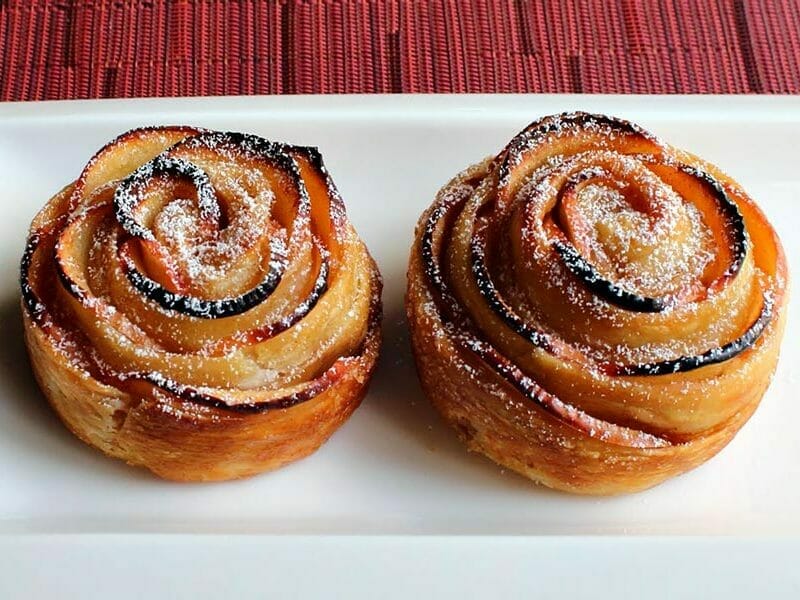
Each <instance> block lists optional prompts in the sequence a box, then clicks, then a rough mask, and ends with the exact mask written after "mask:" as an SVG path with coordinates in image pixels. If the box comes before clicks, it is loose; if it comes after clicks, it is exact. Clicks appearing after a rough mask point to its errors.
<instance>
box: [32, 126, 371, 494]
mask: <svg viewBox="0 0 800 600" xmlns="http://www.w3.org/2000/svg"><path fill="white" fill-rule="evenodd" d="M21 283H22V304H23V315H24V316H23V318H24V325H25V339H26V343H27V346H28V351H29V354H30V358H31V363H32V366H33V370H34V373H35V375H36V378H37V380H38V382H39V385H40V387H41V389H42V390H43V392H44V394H45V395H46V396H47V398H48V400H49V401H50V403H51V404H52V406H53V407H54V408H55V410H56V411H57V412H58V414H59V415H60V416H61V418H62V420H63V421H64V423H65V424H66V425H67V427H69V428H70V429H71V430H72V431H73V432H74V433H75V434H76V435H77V436H78V437H80V438H81V439H82V440H84V441H85V442H87V443H89V444H91V445H92V446H95V447H96V448H98V449H100V450H102V451H103V452H105V453H106V454H108V455H111V456H114V457H117V458H121V459H123V460H125V461H127V462H128V463H130V464H132V465H141V466H144V467H147V468H148V469H150V470H151V471H153V472H154V473H156V474H157V475H160V476H161V477H164V478H167V479H174V480H222V479H231V478H237V477H245V476H248V475H253V474H255V473H259V472H261V471H265V470H267V469H274V468H276V467H280V466H281V465H284V464H286V463H288V462H291V461H293V460H296V459H299V458H302V457H304V456H306V455H308V454H311V453H312V452H314V451H315V450H316V449H317V448H318V447H319V446H320V444H322V443H323V442H324V441H325V440H326V439H327V438H328V436H330V435H331V434H332V433H333V432H334V431H335V430H336V429H337V428H338V427H339V426H340V425H341V424H342V423H343V422H344V421H345V420H346V419H347V418H348V417H349V416H350V414H351V413H352V412H353V411H354V410H355V409H356V407H357V406H358V404H359V402H360V401H361V398H362V397H363V395H364V393H365V390H366V386H367V384H368V382H369V379H370V376H371V374H372V372H373V369H374V368H375V363H376V359H377V356H378V349H379V345H380V310H381V305H380V290H381V279H380V275H379V273H378V270H377V268H376V265H375V263H374V261H373V260H372V258H371V257H370V255H369V253H368V251H367V249H366V247H365V246H364V244H363V242H362V241H361V240H360V239H359V237H358V235H357V234H356V232H355V230H354V229H353V227H352V225H351V224H350V223H349V221H348V220H347V216H346V214H345V210H344V205H343V203H342V200H341V198H340V196H339V194H338V192H337V191H336V188H335V187H334V184H333V181H332V180H331V178H330V176H329V175H328V173H327V171H326V170H325V167H324V166H323V163H322V159H321V157H320V155H319V153H318V152H317V150H316V149H314V148H304V147H298V146H290V145H286V144H280V143H275V142H269V141H266V140H264V139H262V138H259V137H256V136H253V135H245V134H238V133H221V132H215V131H205V130H200V129H195V128H191V127H155V128H145V129H137V130H134V131H130V132H128V133H126V134H124V135H122V136H120V137H118V138H117V139H116V140H114V141H112V142H111V143H110V144H108V145H107V146H105V147H104V148H103V149H101V150H100V151H99V152H98V153H97V154H96V155H95V156H94V157H93V158H92V159H91V160H90V161H89V163H88V164H87V166H86V168H85V169H84V171H83V172H82V173H81V175H80V177H78V179H77V180H76V181H75V182H73V183H71V184H70V185H68V186H67V187H66V188H64V189H63V190H62V191H61V192H59V193H58V194H56V196H54V197H53V198H52V199H51V200H50V201H49V202H48V203H47V205H46V206H45V207H44V208H43V209H42V211H41V212H40V213H39V214H38V215H37V216H36V217H35V219H34V220H33V224H32V226H31V230H30V235H29V237H28V242H27V247H26V249H25V253H24V256H23V259H22V265H21Z"/></svg>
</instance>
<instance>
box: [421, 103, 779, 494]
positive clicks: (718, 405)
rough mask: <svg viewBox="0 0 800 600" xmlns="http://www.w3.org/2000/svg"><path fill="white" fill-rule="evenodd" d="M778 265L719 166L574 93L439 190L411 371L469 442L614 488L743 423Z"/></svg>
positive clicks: (759, 369)
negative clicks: (576, 102) (572, 102)
mask: <svg viewBox="0 0 800 600" xmlns="http://www.w3.org/2000/svg"><path fill="white" fill-rule="evenodd" d="M786 277H787V275H786V262H785V258H784V254H783V251H782V249H781V245H780V242H779V241H778V239H777V237H776V235H775V232H774V231H773V229H772V227H771V226H770V224H769V223H768V222H767V220H766V219H765V217H764V215H763V214H762V213H761V211H760V210H759V209H758V207H757V206H756V205H755V204H754V202H753V201H752V200H751V199H750V198H749V197H748V196H747V195H746V194H745V193H744V191H743V190H742V189H741V188H740V187H739V186H738V185H737V184H736V183H735V182H734V181H733V180H731V179H730V178H729V177H727V176H725V175H724V174H723V173H721V172H720V171H719V170H718V169H717V168H715V167H713V166H712V165H709V164H708V163H705V162H703V161H701V160H699V159H698V158H697V157H695V156H692V155H690V154H688V153H686V152H682V151H680V150H677V149H675V148H673V147H671V146H669V145H667V144H665V143H663V142H662V141H660V140H658V139H657V138H656V137H654V136H653V135H651V134H649V133H647V132H645V131H643V130H642V129H641V128H639V127H638V126H636V125H633V124H631V123H628V122H626V121H622V120H619V119H614V118H609V117H605V116H601V115H590V114H585V113H569V114H562V115H557V116H551V117H546V118H543V119H541V120H539V121H536V122H535V123H533V124H531V125H530V126H529V127H527V128H526V129H525V130H524V131H522V132H521V133H520V134H519V135H518V136H516V137H515V138H514V139H513V140H512V141H511V142H510V143H509V144H508V146H507V147H506V148H505V149H503V151H502V152H500V154H498V155H497V156H496V157H493V158H490V159H487V160H486V161H484V162H482V163H480V164H478V165H475V166H473V167H471V168H469V169H467V170H466V171H464V172H463V173H461V174H459V175H458V176H457V177H456V178H455V179H453V180H452V181H451V182H450V183H448V184H447V185H446V186H445V187H444V188H443V189H442V190H441V191H440V193H439V195H438V197H437V198H436V201H435V202H434V203H433V205H432V206H431V207H430V208H429V209H428V210H427V211H426V212H425V213H424V214H423V215H422V218H421V219H420V222H419V225H418V228H417V232H416V239H415V242H414V245H413V248H412V251H411V259H410V266H409V271H408V293H407V299H406V308H407V312H408V319H409V323H410V327H411V332H412V342H413V348H414V352H415V357H416V362H417V368H418V372H419V375H420V378H421V380H422V384H423V387H424V390H425V392H426V394H427V396H428V397H429V398H430V400H431V401H432V402H433V404H434V405H435V406H436V408H437V409H438V410H439V411H440V412H441V413H442V415H443V416H444V418H445V419H446V421H447V422H448V423H449V424H450V425H452V426H453V427H454V428H455V429H456V431H457V432H458V434H459V436H460V437H461V438H462V439H463V440H464V441H465V442H466V444H467V446H468V447H469V448H470V449H471V450H475V451H477V452H481V453H483V454H485V455H486V456H488V457H489V458H491V459H492V460H494V461H495V462H497V463H499V464H501V465H503V466H505V467H508V468H510V469H513V470H514V471H517V472H518V473H521V474H522V475H525V476H527V477H529V478H531V479H533V480H535V481H537V482H540V483H542V484H544V485H546V486H549V487H552V488H556V489H559V490H565V491H569V492H575V493H581V494H618V493H625V492H634V491H637V490H642V489H645V488H648V487H651V486H653V485H656V484H658V483H660V482H662V481H664V480H665V479H668V478H670V477H672V476H675V475H678V474H680V473H683V472H685V471H687V470H689V469H692V468H693V467H696V466H697V465H699V464H701V463H702V462H704V461H706V460H708V459H709V458H710V457H712V456H713V455H714V454H716V453H717V452H718V451H719V450H720V449H721V448H723V447H724V446H725V445H726V444H727V443H728V442H729V441H730V440H731V439H732V438H733V436H734V435H735V434H736V432H737V431H738V430H739V428H740V427H742V425H744V423H745V422H746V421H747V419H748V418H749V417H750V415H751V414H752V413H753V411H754V410H755V409H756V407H757V405H758V403H759V401H760V399H761V397H762V395H763V394H764V391H765V390H766V388H767V385H768V384H769V381H770V378H771V376H772V373H773V371H774V369H775V365H776V362H777V359H778V351H779V344H780V340H781V336H782V333H783V329H784V322H785V306H786V286H787V281H786Z"/></svg>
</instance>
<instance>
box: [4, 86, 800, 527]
mask: <svg viewBox="0 0 800 600" xmlns="http://www.w3.org/2000/svg"><path fill="white" fill-rule="evenodd" d="M578 108H580V109H583V110H589V111H599V112H605V113H608V114H613V115H618V116H621V117H625V118H628V119H631V120H634V121H636V122H639V123H640V124H642V125H643V126H645V127H646V128H648V129H650V130H651V131H653V132H655V133H657V134H658V135H660V136H662V137H663V138H664V139H666V140H667V141H669V142H671V143H673V144H675V145H677V146H679V147H683V148H686V149H688V150H691V151H692V152H694V153H696V154H698V155H700V156H702V157H704V158H706V159H708V160H710V161H712V162H714V163H716V164H717V165H719V166H721V167H722V168H723V169H724V170H726V171H728V172H729V173H730V174H731V175H733V176H734V177H735V178H737V179H738V180H739V182H741V183H742V184H743V185H744V187H745V189H747V190H748V191H749V192H750V194H751V195H752V196H753V197H755V198H756V199H757V200H758V201H759V203H760V204H761V206H762V207H763V208H764V210H765V211H766V213H767V215H768V216H769V217H770V219H771V220H772V222H773V223H774V225H775V226H776V228H777V230H778V232H779V234H780V235H781V238H782V240H783V242H784V245H785V248H786V251H787V253H788V256H789V262H790V265H791V266H792V267H793V268H792V274H793V277H794V280H795V281H798V280H800V273H798V272H797V267H798V266H800V235H798V233H797V232H798V230H800V211H798V210H797V201H798V198H799V197H800V169H798V167H797V165H798V157H799V155H800V153H799V152H798V140H800V99H792V98H763V97H761V98H756V97H750V98H746V97H742V98H729V97H695V98H680V97H671V98H664V97H660V98H659V97H656V98H643V97H639V98H637V97H622V98H619V97H592V96H585V97H576V96H571V97H553V96H505V97H482V96H461V97H454V96H438V97H374V96H373V97H298V98H290V97H282V98H281V97H273V98H219V99H172V100H137V101H102V102H97V101H95V102H71V103H44V104H26V105H5V106H0V197H2V207H3V217H2V219H0V278H1V279H2V282H3V285H2V286H0V289H2V290H4V291H3V292H2V296H0V311H1V312H0V321H2V323H3V327H4V341H3V344H2V346H0V473H2V478H0V532H4V533H9V534H21V533H30V532H38V533H43V532H48V533H66V534H69V533H117V534H125V533H139V532H143V533H150V532H161V533H164V532H184V533H190V532H191V533H244V532H247V533H263V534H274V533H292V534H333V533H335V534H433V535H447V534H481V535H483V534H492V535H505V534H515V535H518V534H597V533H611V534H623V533H641V534H688V533H691V534H703V535H705V534H778V535H790V536H797V534H800V512H798V510H797V506H798V505H800V460H798V459H800V436H798V435H797V424H798V423H800V403H799V402H798V401H797V400H798V396H797V392H798V384H800V376H798V374H797V370H796V369H795V368H793V367H794V365H796V364H797V363H798V360H800V346H798V343H797V340H798V337H799V336H800V330H798V327H800V323H799V322H798V319H797V318H796V316H797V314H798V310H797V295H795V297H794V298H795V299H794V300H793V301H792V306H791V307H790V319H789V325H788V330H787V332H786V337H785V341H784V346H783V351H782V358H781V361H780V366H779V368H778V372H777V375H776V377H775V380H774V382H773V383H772V386H771V387H770V389H769V391H768V393H767V395H766V396H765V398H764V400H763V404H762V406H761V408H760V409H759V410H758V411H757V413H756V414H755V416H754V417H753V418H752V420H751V421H750V422H749V423H748V424H747V425H746V426H745V428H744V429H743V430H742V431H741V433H740V434H739V435H738V436H737V437H736V439H735V440H734V441H733V442H732V443H731V444H730V445H729V446H728V447H727V448H726V449H725V450H724V451H723V452H722V453H721V454H720V455H719V456H718V457H716V458H714V459H712V460H711V461H710V462H708V463H707V464H706V465H704V466H702V467H700V468H699V469H697V470H695V471H693V472H691V473H689V474H687V475H685V476H682V477H679V478H677V479H674V480H672V481H669V482H667V483H665V484H663V485H661V486H659V487H657V488H655V489H653V490H650V491H647V492H644V493H641V494H638V495H634V496H629V497H618V498H610V499H596V498H581V497H573V496H568V495H564V494H560V493H554V492H551V491H548V490H546V489H543V488H540V487H536V486H533V485H531V484H530V483H529V482H527V481H526V480H524V479H522V478H520V477H518V476H516V475H514V474H512V473H510V472H504V471H502V470H501V469H499V468H498V467H496V466H495V465H494V464H493V463H491V462H489V461H488V460H487V459H484V458H482V457H480V456H476V455H471V454H468V453H467V452H466V451H465V450H464V449H463V448H462V446H461V445H460V444H459V443H458V441H457V440H456V438H455V436H454V435H453V434H452V433H451V432H450V431H449V430H448V429H447V428H446V427H445V426H444V425H443V424H442V422H440V421H439V419H438V418H437V416H436V414H435V413H434V412H433V410H432V409H431V408H430V407H429V405H428V403H427V402H426V401H425V400H424V398H423V397H422V396H421V392H420V389H419V386H418V384H417V380H416V376H415V373H414V368H413V364H412V362H411V359H410V354H409V347H408V341H407V340H408V338H407V334H406V325H405V323H404V317H403V310H402V300H403V293H404V286H405V268H406V259H407V256H408V250H409V245H410V243H411V239H412V234H413V230H414V224H415V222H416V219H417V217H418V216H419V214H420V212H421V211H422V210H423V209H424V208H425V207H426V206H427V205H428V204H429V203H430V202H431V200H432V199H433V196H434V194H435V193H436V191H437V189H438V188H439V186H441V185H442V184H443V183H445V182H446V181H447V180H448V179H449V178H450V177H451V176H452V175H453V174H455V173H456V172H457V171H458V170H460V169H462V168H463V167H465V166H466V165H468V164H471V163H474V162H476V161H477V160H479V159H480V158H482V157H484V156H486V155H488V154H491V153H495V152H496V151H497V150H498V149H499V148H500V147H501V146H502V145H503V144H504V143H505V142H506V141H507V140H509V139H510V138H511V136H513V135H514V134H515V133H516V132H517V131H518V130H520V129H521V128H522V127H523V126H525V125H526V124H527V123H528V122H529V121H531V120H533V119H535V118H537V117H539V116H541V115H544V114H548V113H552V112H559V111H562V110H568V109H578ZM164 123H186V124H193V125H202V126H205V127H211V128H217V129H232V130H239V131H248V132H253V133H257V134H259V135H262V136H265V137H267V138H271V139H276V140H284V141H290V142H294V143H300V144H311V145H316V146H318V147H319V148H320V149H321V151H322V153H323V156H324V157H325V160H326V164H327V165H328V168H329V170H330V171H331V173H332V174H333V177H334V180H335V181H336V183H337V185H338V187H339V189H340V191H341V192H342V195H343V196H344V199H345V201H346V203H347V206H348V210H349V214H350V216H351V218H352V220H353V222H354V223H355V225H356V227H357V228H358V230H359V232H360V233H361V234H362V236H363V238H364V239H365V240H366V242H367V244H368V246H369V248H370V249H371V251H372V253H373V254H374V256H375V257H376V259H377V260H378V263H379V265H380V268H381V270H382V272H383V276H384V279H385V283H386V287H385V293H384V301H385V323H384V330H385V336H386V338H385V345H384V349H383V357H382V359H381V364H380V367H379V370H378V372H377V375H376V376H375V379H374V382H373V384H372V388H371V391H370V393H369V395H368V397H367V398H366V400H365V402H364V404H363V405H362V407H361V408H360V409H359V410H358V411H357V412H356V414H355V415H354V416H353V418H352V419H351V420H350V421H349V422H348V423H346V424H345V426H344V427H342V429H341V430H340V431H339V432H338V433H336V434H335V435H334V437H333V438H332V439H331V440H330V442H329V443H328V444H326V445H325V446H324V447H323V448H322V449H321V450H320V451H319V452H317V453H316V454H315V455H313V456H312V457H310V458H308V459H306V460H303V461H301V462H299V463H296V464H294V465H291V466H289V467H287V468H284V469H282V470H280V471H277V472H274V473H270V474H265V475H262V476H259V477H254V478H252V479H249V480H245V481H238V482H231V483H222V484H200V485H192V484H183V485H177V484H173V483H166V482H162V481H159V480H157V479H155V478H154V477H152V476H151V475H149V473H148V472H146V471H143V470H138V469H133V468H130V467H127V466H126V465H124V464H122V463H121V462H117V461H114V460H111V459H108V458H105V457H104V456H102V455H100V454H99V453H97V452H96V451H94V450H92V449H90V448H89V447H87V446H85V445H83V444H82V443H81V442H79V441H78V440H77V439H76V438H74V437H73V436H72V435H71V434H70V433H68V432H67V430H66V429H65V428H64V427H63V426H62V425H61V423H60V422H59V421H58V419H57V418H56V416H55V415H54V413H52V412H51V410H50V409H49V408H48V407H47V405H46V404H45V402H44V400H43V398H42V397H41V395H40V394H39V392H38V390H37V388H36V386H35V384H34V382H33V379H32V376H31V374H30V370H29V367H28V364H27V359H26V357H25V353H24V348H23V345H22V335H21V324H20V316H19V309H18V306H17V302H18V285H17V269H18V260H19V257H20V253H21V251H22V247H23V242H24V238H25V233H26V230H27V227H28V224H29V222H30V219H31V218H32V216H33V214H34V213H35V212H36V210H37V209H38V208H39V207H40V206H41V205H42V204H43V203H44V202H45V201H46V200H47V198H49V197H50V196H51V195H52V194H53V193H54V192H55V191H57V190H58V189H59V188H60V187H61V186H63V185H64V184H66V183H68V182H69V181H70V180H72V179H73V178H75V177H76V176H77V175H78V173H79V171H80V169H81V168H82V166H83V165H84V163H85V161H86V160H87V159H88V158H89V157H90V156H91V155H92V154H93V153H94V152H95V151H96V150H97V148H99V147H100V146H101V145H102V144H104V143H105V142H106V141H108V140H109V139H111V138H112V137H114V136H115V135H116V134H118V133H120V132H122V131H124V130H126V129H128V128H131V127H135V126H139V125H145V124H164Z"/></svg>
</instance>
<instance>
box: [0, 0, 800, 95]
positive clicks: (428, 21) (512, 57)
mask: <svg viewBox="0 0 800 600" xmlns="http://www.w3.org/2000/svg"><path fill="white" fill-rule="evenodd" d="M359 92H360V93H384V92H606V93H799V92H800V0H529V1H527V0H384V1H381V0H272V1H270V0H94V1H92V0H0V100H41V99H56V98H106V97H139V96H191V95H220V94H299V93H304V94H305V93H308V94H320V93H359Z"/></svg>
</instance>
